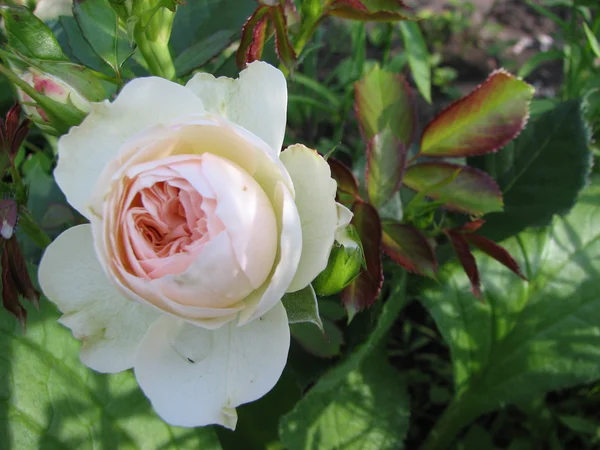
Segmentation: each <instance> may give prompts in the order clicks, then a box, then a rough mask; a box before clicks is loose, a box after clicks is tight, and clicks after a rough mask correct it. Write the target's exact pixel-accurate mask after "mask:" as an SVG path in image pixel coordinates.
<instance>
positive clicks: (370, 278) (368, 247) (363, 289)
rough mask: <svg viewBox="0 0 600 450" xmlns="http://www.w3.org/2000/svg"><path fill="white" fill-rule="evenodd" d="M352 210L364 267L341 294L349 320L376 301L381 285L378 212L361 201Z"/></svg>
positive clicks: (381, 270)
mask: <svg viewBox="0 0 600 450" xmlns="http://www.w3.org/2000/svg"><path fill="white" fill-rule="evenodd" d="M352 212H353V213H354V217H353V218H352V224H353V225H354V227H355V228H356V231H358V234H359V236H360V239H361V241H362V245H363V251H364V256H365V262H366V270H365V269H363V270H362V271H361V273H360V274H359V275H358V277H357V278H356V279H355V280H354V281H353V282H352V283H351V284H350V285H349V286H348V287H346V288H345V289H344V290H343V291H342V292H341V294H340V295H341V299H342V303H343V304H344V306H345V307H346V310H347V311H348V317H349V318H350V319H352V317H354V314H356V313H357V312H358V311H360V310H362V309H364V308H366V307H368V306H371V305H372V304H373V303H375V300H377V297H378V296H379V292H380V291H381V286H382V285H383V269H382V267H381V222H380V220H379V214H377V211H376V210H375V208H373V207H372V206H371V205H369V204H368V203H365V202H361V201H357V202H356V203H355V204H354V207H353V208H352Z"/></svg>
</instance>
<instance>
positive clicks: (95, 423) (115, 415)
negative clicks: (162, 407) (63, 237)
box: [0, 299, 221, 450]
mask: <svg viewBox="0 0 600 450" xmlns="http://www.w3.org/2000/svg"><path fill="white" fill-rule="evenodd" d="M58 317H59V314H58V312H57V311H56V309H55V308H54V306H53V305H52V304H51V303H50V302H49V301H48V300H45V299H42V301H41V311H39V312H38V311H35V310H30V311H29V322H28V324H27V334H26V335H23V333H22V332H21V330H20V328H19V327H17V326H15V321H14V319H13V318H12V317H10V316H8V314H0V352H1V354H2V359H1V362H0V373H2V376H1V377H0V436H1V441H2V447H3V448H12V449H33V448H44V449H56V450H63V449H75V448H76V449H94V448H115V449H116V448H132V449H141V448H148V449H150V448H152V449H159V448H160V449H183V448H189V449H194V448H202V449H208V450H213V449H215V450H217V449H220V448H221V447H220V444H219V442H218V440H217V438H216V436H215V434H214V431H213V429H212V428H211V427H206V428H197V429H186V428H178V427H171V426H168V425H167V424H165V423H164V422H163V421H162V420H161V419H160V418H159V417H158V416H157V415H156V413H154V411H153V410H152V408H151V406H150V403H149V402H148V400H147V399H146V398H145V397H144V395H143V394H142V392H141V390H140V388H139V387H138V385H137V383H136V381H135V378H134V376H133V374H132V373H131V371H127V372H122V373H120V374H116V375H104V374H99V373H96V372H93V371H91V370H89V369H88V368H86V367H85V366H84V365H83V364H82V363H81V362H80V361H79V344H78V342H77V340H75V339H73V337H72V336H71V334H70V332H69V330H68V329H66V328H64V327H63V326H61V325H60V324H58V323H57V319H58Z"/></svg>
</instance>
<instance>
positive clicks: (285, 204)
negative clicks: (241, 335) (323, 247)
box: [239, 182, 302, 326]
mask: <svg viewBox="0 0 600 450" xmlns="http://www.w3.org/2000/svg"><path fill="white" fill-rule="evenodd" d="M274 198H275V201H274V202H273V209H274V210H275V214H276V216H277V229H278V231H279V236H280V238H279V248H278V251H277V256H276V259H275V266H274V268H273V272H272V273H271V274H270V276H269V278H268V279H267V281H266V282H265V283H264V284H263V285H262V286H261V287H260V288H259V289H257V290H255V291H254V292H253V293H252V294H250V296H248V298H246V301H245V303H246V308H244V309H243V310H242V311H241V312H240V317H239V324H240V326H241V325H244V324H246V323H248V322H250V321H252V320H255V319H257V318H258V317H260V316H261V315H263V314H264V313H265V312H267V311H268V310H269V309H271V308H272V307H273V306H275V305H276V304H278V303H279V302H280V300H281V299H282V297H283V296H284V295H285V293H286V291H287V289H288V287H289V285H290V283H291V281H292V279H293V278H294V274H295V273H296V270H297V268H298V263H299V261H300V255H301V253H302V228H301V224H300V217H299V216H298V210H297V208H296V205H295V204H294V199H293V197H292V195H291V193H290V192H289V191H288V189H287V188H286V187H285V185H284V184H283V183H282V182H279V183H278V184H277V187H276V189H275V196H274Z"/></svg>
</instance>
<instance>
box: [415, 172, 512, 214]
mask: <svg viewBox="0 0 600 450" xmlns="http://www.w3.org/2000/svg"><path fill="white" fill-rule="evenodd" d="M445 180H449V182H448V183H444V181H445ZM404 184H405V185H406V186H408V187H409V188H410V189H413V190H415V191H417V192H423V193H425V195H426V196H427V197H431V198H433V199H436V200H439V201H440V202H443V203H444V204H445V206H447V207H448V208H451V209H455V210H458V211H462V212H467V213H471V214H477V215H481V214H486V213H489V212H493V211H502V194H501V192H500V189H499V188H498V186H497V185H496V183H495V182H494V180H493V179H492V178H491V177H490V176H489V175H487V174H486V173H485V172H482V171H480V170H477V169H474V168H472V167H469V166H461V165H458V164H450V163H435V162H427V163H421V164H415V165H414V166H411V167H409V168H408V169H407V170H406V173H405V174H404Z"/></svg>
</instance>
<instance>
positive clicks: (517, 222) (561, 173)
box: [469, 100, 592, 240]
mask: <svg viewBox="0 0 600 450" xmlns="http://www.w3.org/2000/svg"><path fill="white" fill-rule="evenodd" d="M588 143H589V138H588V131H587V130H586V125H585V122H584V119H583V114H582V111H581V105H580V102H579V101H577V100H572V101H568V102H564V103H559V104H558V105H556V106H554V107H552V108H551V109H547V110H546V111H545V112H542V113H541V114H539V115H538V116H536V117H533V118H532V119H531V120H530V122H529V124H528V125H527V128H525V130H524V131H523V133H521V135H520V136H519V137H518V138H517V139H515V140H514V141H513V142H511V143H509V144H508V145H507V146H506V148H504V149H503V150H502V151H501V152H498V153H494V154H488V155H484V156H479V157H474V158H469V165H472V166H474V167H478V168H479V169H482V170H484V171H485V172H487V173H489V174H490V175H491V176H492V177H493V178H494V179H495V180H496V181H497V183H498V185H499V186H500V189H501V190H502V195H503V197H504V212H502V213H492V214H490V215H488V216H486V223H485V225H484V226H483V227H482V228H481V233H480V234H482V235H485V236H487V237H489V238H491V239H494V240H499V239H505V238H507V237H509V236H512V235H513V234H516V233H518V232H519V231H521V230H523V229H525V228H526V227H528V226H545V225H547V224H548V223H549V222H550V220H551V219H552V216H553V215H554V214H565V213H567V212H568V211H569V209H570V208H571V207H572V206H573V204H574V203H575V199H576V198H577V195H578V193H579V191H580V190H581V189H582V188H583V186H585V184H586V183H587V182H588V174H589V172H590V169H591V165H592V153H591V151H590V149H589V147H588Z"/></svg>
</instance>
